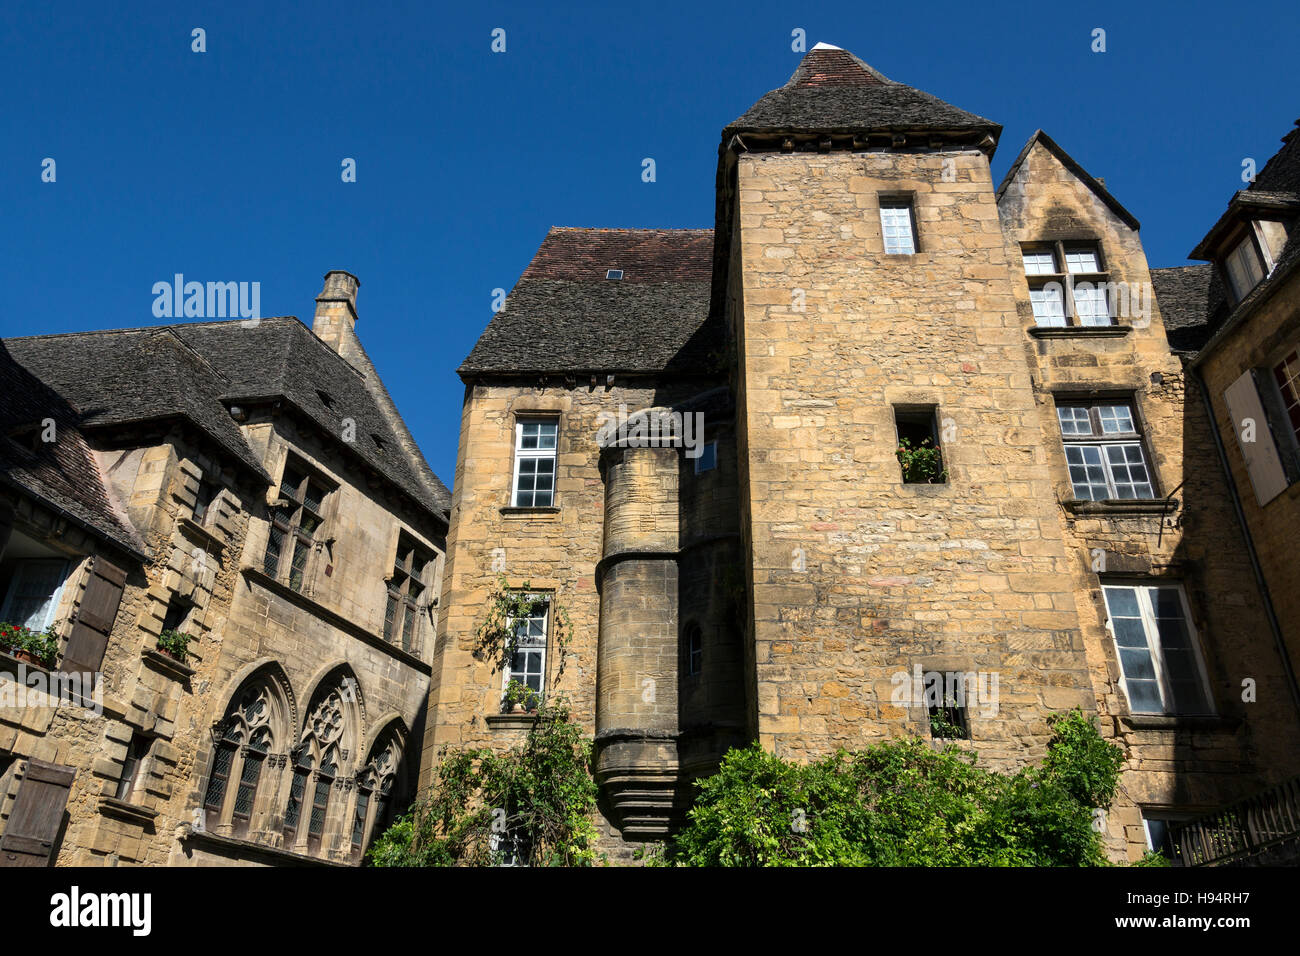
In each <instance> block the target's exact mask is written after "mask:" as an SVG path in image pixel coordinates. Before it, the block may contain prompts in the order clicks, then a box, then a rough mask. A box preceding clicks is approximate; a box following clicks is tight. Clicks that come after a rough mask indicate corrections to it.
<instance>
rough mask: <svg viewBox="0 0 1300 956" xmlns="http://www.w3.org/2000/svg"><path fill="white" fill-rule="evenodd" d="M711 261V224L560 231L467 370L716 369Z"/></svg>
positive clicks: (717, 330) (718, 338) (718, 340)
mask: <svg viewBox="0 0 1300 956" xmlns="http://www.w3.org/2000/svg"><path fill="white" fill-rule="evenodd" d="M712 261H713V230H711V229H576V228H563V227H556V228H552V229H551V230H550V231H549V232H548V233H547V234H546V238H545V239H544V240H543V241H542V245H541V247H540V248H539V249H538V250H537V254H536V255H534V256H533V260H532V262H530V263H529V264H528V268H527V269H525V270H524V273H523V275H522V276H520V278H519V282H518V283H516V285H515V287H514V289H513V290H512V291H511V293H510V295H509V296H508V297H507V298H506V301H505V304H504V306H503V308H502V309H501V311H500V312H498V313H497V314H496V315H494V316H493V317H492V320H491V322H489V323H488V326H487V328H486V329H485V330H484V332H483V334H482V335H481V336H480V337H479V340H478V342H477V344H475V346H474V348H473V350H472V351H471V352H470V354H469V356H468V357H467V358H466V359H465V361H464V363H463V364H462V365H461V367H460V369H459V372H460V375H461V377H462V378H464V379H466V380H469V379H471V378H473V377H475V376H478V375H485V374H506V373H539V374H547V373H551V374H557V373H572V374H582V373H609V372H637V373H664V372H669V373H681V374H698V373H704V372H707V371H708V370H709V369H710V368H711V366H712V358H711V355H712V353H713V352H715V351H716V350H717V349H718V348H720V346H721V344H722V340H723V337H722V334H721V323H720V321H716V320H710V318H709V285H710V280H711V277H712ZM610 269H621V270H623V278H622V279H618V280H613V279H607V278H606V277H605V275H606V272H607V271H608V270H610Z"/></svg>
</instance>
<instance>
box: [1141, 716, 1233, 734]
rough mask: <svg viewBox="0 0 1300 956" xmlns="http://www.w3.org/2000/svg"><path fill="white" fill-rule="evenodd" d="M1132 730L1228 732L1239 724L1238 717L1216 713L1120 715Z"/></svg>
mask: <svg viewBox="0 0 1300 956" xmlns="http://www.w3.org/2000/svg"><path fill="white" fill-rule="evenodd" d="M1120 721H1121V722H1122V723H1123V724H1124V726H1126V727H1128V728H1130V729H1132V730H1210V731H1216V730H1217V731H1224V732H1230V731H1234V730H1236V729H1237V727H1238V726H1240V724H1241V718H1240V717H1223V716H1220V715H1218V714H1198V715H1191V714H1126V715H1124V716H1122V717H1120Z"/></svg>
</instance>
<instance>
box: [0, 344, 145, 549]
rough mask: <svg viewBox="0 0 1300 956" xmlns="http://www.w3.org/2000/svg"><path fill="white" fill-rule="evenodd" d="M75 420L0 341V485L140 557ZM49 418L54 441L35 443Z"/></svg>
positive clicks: (138, 544) (70, 410)
mask: <svg viewBox="0 0 1300 956" xmlns="http://www.w3.org/2000/svg"><path fill="white" fill-rule="evenodd" d="M78 417H79V416H78V415H77V413H76V410H75V409H73V408H71V407H69V405H68V404H67V402H65V401H63V400H62V399H61V398H60V397H59V396H58V395H57V394H55V393H54V392H53V391H52V390H51V389H49V388H48V387H47V386H46V385H45V384H44V383H42V382H41V381H40V380H39V379H37V378H36V377H35V376H33V375H32V374H31V373H30V372H29V371H27V369H25V368H24V367H23V366H22V365H20V364H19V363H18V362H16V361H15V360H14V359H13V357H12V356H11V355H10V354H9V350H8V349H7V348H6V343H5V342H3V341H0V481H3V482H5V483H6V484H9V485H10V486H13V487H16V488H18V489H19V490H21V491H24V492H26V493H28V494H30V495H33V496H34V497H36V498H39V499H41V500H42V501H45V502H46V503H48V504H51V505H53V506H54V507H55V508H57V509H59V510H60V511H62V512H64V513H65V514H66V515H68V516H70V517H71V518H72V519H73V520H74V521H75V522H77V523H78V524H80V525H82V526H83V527H85V528H88V529H90V530H91V531H93V532H97V533H98V534H99V535H100V536H102V537H104V538H107V539H108V540H109V541H111V542H113V543H114V544H116V545H118V546H119V547H121V548H122V549H124V550H126V551H128V552H130V553H133V554H135V555H137V556H140V557H143V552H144V546H143V544H142V543H141V542H140V541H139V539H138V538H137V537H136V535H135V534H134V532H133V531H132V530H131V529H130V527H129V525H128V524H127V522H126V521H125V519H124V518H122V517H121V515H120V514H119V512H118V509H117V507H116V506H115V503H114V502H113V499H112V496H111V494H110V492H109V491H108V488H107V486H106V485H105V482H104V477H103V475H101V474H100V471H99V467H98V465H97V464H96V463H95V459H94V456H93V455H92V454H91V451H90V448H89V446H88V445H87V444H86V440H85V438H84V436H83V435H82V434H81V432H80V431H79V430H78V429H77V419H78ZM48 419H53V422H54V438H55V440H54V441H53V442H48V443H47V442H44V441H41V440H39V434H40V433H42V432H44V430H45V427H44V426H45V423H46V421H47V420H48ZM34 433H35V434H34ZM10 436H14V437H16V438H18V439H19V440H17V441H15V440H13V438H11V437H10ZM33 439H34V440H33Z"/></svg>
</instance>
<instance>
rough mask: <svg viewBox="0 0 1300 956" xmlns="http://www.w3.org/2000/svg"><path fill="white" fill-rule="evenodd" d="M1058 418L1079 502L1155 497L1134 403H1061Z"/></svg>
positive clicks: (1072, 483)
mask: <svg viewBox="0 0 1300 956" xmlns="http://www.w3.org/2000/svg"><path fill="white" fill-rule="evenodd" d="M1056 418H1057V421H1058V422H1059V423H1060V426H1061V441H1062V443H1063V444H1064V446H1065V463H1066V465H1067V466H1068V468H1069V470H1070V484H1071V485H1072V486H1073V488H1074V497H1075V498H1078V499H1080V500H1083V501H1106V500H1108V499H1111V498H1154V497H1155V496H1156V492H1155V484H1154V482H1152V480H1151V472H1150V470H1149V469H1148V467H1147V461H1146V453H1145V452H1144V450H1143V448H1142V436H1141V434H1139V432H1138V430H1137V422H1136V418H1135V416H1134V414H1133V406H1132V405H1130V404H1128V403H1127V402H1122V401H1115V400H1107V401H1101V402H1095V403H1086V402H1079V403H1066V402H1061V403H1059V404H1058V405H1057V406H1056Z"/></svg>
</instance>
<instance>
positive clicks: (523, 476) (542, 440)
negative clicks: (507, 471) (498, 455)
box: [514, 418, 559, 508]
mask: <svg viewBox="0 0 1300 956" xmlns="http://www.w3.org/2000/svg"><path fill="white" fill-rule="evenodd" d="M558 432H559V422H558V421H556V420H555V419H554V418H550V419H546V418H521V419H519V420H518V421H517V422H515V486H514V492H515V493H514V506H515V507H516V508H549V507H551V506H552V505H553V504H554V502H555V444H556V438H557V434H558Z"/></svg>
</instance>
